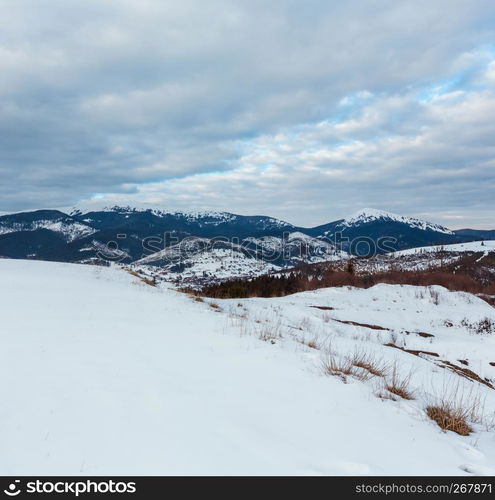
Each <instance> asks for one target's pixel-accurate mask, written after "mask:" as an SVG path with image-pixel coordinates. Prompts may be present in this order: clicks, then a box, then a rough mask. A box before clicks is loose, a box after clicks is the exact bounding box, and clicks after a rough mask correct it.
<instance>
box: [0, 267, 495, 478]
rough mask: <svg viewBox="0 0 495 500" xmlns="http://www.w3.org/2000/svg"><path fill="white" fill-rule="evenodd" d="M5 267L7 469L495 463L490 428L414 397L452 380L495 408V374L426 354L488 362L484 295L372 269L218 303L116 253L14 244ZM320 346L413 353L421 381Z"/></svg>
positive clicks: (478, 470) (384, 469)
mask: <svg viewBox="0 0 495 500" xmlns="http://www.w3.org/2000/svg"><path fill="white" fill-rule="evenodd" d="M0 278H1V281H0V306H1V315H2V327H1V329H0V335H1V342H2V349H1V350H0V367H1V368H0V370H1V380H2V384H1V385H0V397H1V400H2V401H3V405H2V411H1V412H0V440H1V442H2V446H1V448H0V473H1V474H3V475H21V474H24V475H97V474H100V475H144V474H151V475H154V474H156V475H160V474H201V475H208V474H309V475H321V474H323V475H327V474H340V475H341V474H359V475H361V474H376V475H378V474H384V475H399V474H400V475H413V474H419V475H431V474H438V475H443V474H445V475H453V474H456V475H457V474H461V475H462V474H465V475H468V474H493V473H495V465H494V463H495V441H494V436H493V432H488V431H487V430H486V429H485V427H484V426H483V425H482V424H473V427H474V430H475V432H474V433H473V434H472V435H470V436H468V437H462V436H459V435H457V434H454V433H452V432H447V433H445V432H442V431H441V430H440V428H439V427H438V426H437V425H436V424H435V423H433V422H432V421H430V420H429V419H428V418H427V417H426V416H425V412H424V406H425V404H426V402H427V399H428V398H429V397H431V398H433V395H434V393H435V392H439V391H441V390H444V389H445V386H447V387H452V386H453V385H455V384H456V383H459V384H461V387H462V388H464V389H465V390H474V391H476V392H477V393H479V394H480V395H481V396H482V397H483V398H484V399H485V412H487V413H493V411H494V409H495V399H494V395H495V391H493V390H492V389H490V388H488V387H487V386H486V385H483V384H481V383H478V382H472V381H470V380H467V379H464V378H460V377H459V376H458V375H456V374H453V373H451V372H450V371H449V370H448V369H446V368H441V367H439V366H438V365H437V364H436V363H438V362H439V360H444V359H445V360H452V361H455V360H456V359H461V358H462V359H468V360H469V367H470V368H471V369H473V370H474V371H477V372H479V373H480V374H481V375H482V376H487V377H490V378H491V379H493V377H494V375H495V373H494V372H495V367H492V366H490V365H489V364H488V363H489V362H494V361H495V359H492V358H495V355H494V352H495V349H494V347H495V344H494V342H495V336H494V334H491V335H490V334H486V335H481V334H475V333H473V332H471V331H470V330H469V329H468V327H466V326H463V320H464V318H465V317H467V318H469V320H470V321H471V322H475V321H478V320H481V319H483V318H486V317H488V318H491V319H495V313H494V310H493V308H491V307H490V306H488V304H486V303H485V302H483V301H481V300H480V299H477V298H476V297H473V296H471V295H468V294H463V293H451V292H448V291H446V290H444V289H442V288H440V287H435V288H434V289H425V288H422V287H407V286H404V287H400V286H391V285H378V286H375V287H373V288H371V289H369V290H359V289H348V288H336V289H322V290H318V291H314V292H305V293H300V294H296V295H292V296H289V297H285V298H277V299H245V300H223V301H215V302H216V303H217V304H215V303H214V302H213V301H211V300H206V301H204V302H197V301H194V300H193V299H192V298H191V297H189V296H187V295H184V294H181V293H178V292H176V291H174V290H173V289H172V288H170V286H169V285H166V284H162V285H161V286H160V288H156V287H152V286H149V285H147V284H145V283H143V282H142V281H141V280H139V279H138V278H137V277H135V276H131V275H130V274H128V273H126V272H124V271H123V270H121V269H117V268H101V267H93V266H83V265H74V264H59V263H48V262H36V261H14V260H0ZM314 306H318V307H320V308H321V307H326V308H328V307H333V308H334V309H332V310H330V309H325V310H324V309H319V308H317V307H314ZM337 320H340V321H348V320H352V321H355V322H362V323H370V324H371V323H373V324H375V325H380V326H381V327H383V328H387V329H388V330H374V329H370V328H367V327H362V326H361V327H360V326H355V325H351V324H346V323H342V322H340V321H337ZM446 321H448V324H449V325H450V324H451V325H452V326H448V324H447V323H446ZM406 330H407V331H409V332H410V333H407V332H406ZM419 331H422V332H429V333H430V334H434V335H435V337H429V338H423V337H421V336H419V335H417V334H416V333H414V332H419ZM310 341H312V342H313V341H314V346H313V347H310V346H309V344H310V343H311V342H310ZM391 341H394V343H395V344H397V345H398V346H406V347H407V348H417V349H420V348H423V349H424V350H427V351H437V352H438V353H439V354H440V356H439V358H438V359H437V358H434V357H432V356H424V357H423V358H422V357H418V356H414V355H411V354H409V353H406V352H403V351H400V350H398V349H394V348H390V347H386V346H384V345H383V344H384V343H386V342H391ZM324 346H327V347H329V346H331V349H332V350H333V351H335V352H338V353H339V355H340V356H345V354H346V353H348V352H354V350H356V349H365V350H366V351H367V352H373V353H375V354H376V356H380V357H383V358H384V359H385V360H387V361H390V362H391V361H393V360H397V361H398V363H399V366H400V369H401V370H403V371H404V373H407V372H408V371H409V370H410V369H413V370H414V373H413V379H412V382H411V384H412V386H413V388H414V390H415V391H416V399H415V400H412V401H405V400H401V399H400V398H398V399H397V400H396V401H392V400H389V399H380V398H378V397H377V396H376V395H375V393H376V392H377V391H378V390H380V391H382V390H383V388H380V384H381V383H382V380H381V379H380V378H379V377H376V378H375V379H372V380H367V381H364V382H363V381H359V380H357V379H355V378H353V377H348V379H347V380H346V382H345V383H344V381H343V380H342V379H341V378H339V377H329V376H324V375H323V374H322V372H321V369H320V363H321V356H322V353H323V352H324ZM314 347H317V348H314ZM490 370H491V371H490ZM423 391H424V392H423ZM425 393H426V395H425Z"/></svg>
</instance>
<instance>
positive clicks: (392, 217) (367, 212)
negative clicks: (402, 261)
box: [343, 208, 454, 234]
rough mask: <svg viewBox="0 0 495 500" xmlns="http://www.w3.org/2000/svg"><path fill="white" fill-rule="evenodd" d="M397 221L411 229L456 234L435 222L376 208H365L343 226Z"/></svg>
mask: <svg viewBox="0 0 495 500" xmlns="http://www.w3.org/2000/svg"><path fill="white" fill-rule="evenodd" d="M380 220H384V221H395V222H401V223H403V224H407V225H408V226H410V227H414V228H418V229H422V230H425V231H435V232H439V233H445V234H454V233H453V232H452V231H451V230H450V229H447V228H446V227H444V226H441V225H440V224H435V223H433V222H428V221H424V220H421V219H416V218H414V217H405V216H403V215H398V214H394V213H391V212H386V211H385V210H379V209H376V208H363V209H362V210H359V211H358V212H355V213H354V214H352V215H351V216H350V217H347V218H346V219H344V222H343V224H344V225H345V226H348V227H349V226H360V225H362V224H368V223H370V222H375V221H380Z"/></svg>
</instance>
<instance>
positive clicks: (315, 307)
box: [309, 306, 335, 311]
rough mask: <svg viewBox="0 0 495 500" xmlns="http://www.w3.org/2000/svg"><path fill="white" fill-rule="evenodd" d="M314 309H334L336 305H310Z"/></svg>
mask: <svg viewBox="0 0 495 500" xmlns="http://www.w3.org/2000/svg"><path fill="white" fill-rule="evenodd" d="M309 307H312V308H314V309H321V310H322V311H333V310H334V309H335V307H330V306H309Z"/></svg>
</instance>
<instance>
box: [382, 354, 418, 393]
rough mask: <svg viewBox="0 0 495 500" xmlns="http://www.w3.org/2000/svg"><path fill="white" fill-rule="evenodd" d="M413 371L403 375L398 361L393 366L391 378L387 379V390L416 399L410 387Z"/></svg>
mask: <svg viewBox="0 0 495 500" xmlns="http://www.w3.org/2000/svg"><path fill="white" fill-rule="evenodd" d="M411 378H412V373H411V372H410V373H408V374H407V375H401V374H400V373H399V368H398V366H397V363H395V364H394V365H393V367H392V370H391V374H390V379H389V380H387V383H386V385H385V388H386V389H387V391H389V392H391V393H392V394H395V395H396V396H399V397H401V398H402V399H407V400H411V399H414V395H413V391H412V390H411V389H410V385H411Z"/></svg>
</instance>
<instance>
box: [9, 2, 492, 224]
mask: <svg viewBox="0 0 495 500" xmlns="http://www.w3.org/2000/svg"><path fill="white" fill-rule="evenodd" d="M494 14H495V6H494V5H493V2H490V1H484V0H480V1H478V2H476V3H475V4H473V2H468V1H456V2H452V1H447V0H444V1H438V2H427V1H417V0H416V1H404V2H394V1H379V2H359V1H351V2H345V3H344V2H327V1H309V2H304V3H301V2H296V1H289V0H287V1H277V2H270V3H267V2H262V1H257V0H255V1H251V2H245V1H213V0H209V1H199V0H198V1H182V2H172V1H169V2H164V1H154V0H141V1H139V2H136V1H131V0H108V1H106V2H101V1H96V0H88V1H74V2H66V1H62V0H58V1H56V0H46V1H45V2H37V1H36V0H4V2H2V6H1V7H0V72H1V74H2V79H1V81H0V180H1V183H0V210H16V209H26V208H37V207H41V206H52V207H57V206H60V207H62V206H69V205H75V204H79V203H87V204H91V203H93V200H94V199H95V195H96V194H98V198H97V199H98V200H102V201H105V202H108V204H111V203H112V200H118V201H122V202H124V203H126V204H127V202H128V203H131V204H132V203H133V202H136V203H140V204H159V205H161V206H163V205H164V204H167V205H168V208H171V209H174V208H181V209H187V208H214V209H218V208H222V209H227V210H232V211H242V212H252V211H256V212H266V213H268V214H273V215H280V216H283V217H284V218H286V219H289V220H291V221H294V222H299V223H308V224H309V223H312V222H324V221H326V220H328V219H330V218H332V217H333V216H335V215H343V214H342V212H344V211H346V210H348V209H350V211H353V210H354V209H355V208H359V207H360V206H362V205H363V204H366V205H369V204H370V202H371V203H373V204H375V205H376V206H380V207H384V208H387V207H388V208H391V209H392V208H394V207H396V208H397V209H398V210H403V211H407V212H409V213H411V212H414V211H415V210H414V204H415V202H416V200H417V194H416V192H417V190H420V189H428V190H429V191H430V193H429V198H431V199H430V201H429V204H428V206H430V207H431V208H432V213H434V214H436V216H438V217H441V215H438V214H440V212H441V210H439V208H441V207H439V206H437V204H439V205H441V204H442V200H443V199H444V196H445V195H444V194H442V192H441V190H440V189H439V190H438V191H437V192H436V194H435V193H433V189H434V186H435V185H438V186H440V185H441V187H442V189H443V190H445V184H443V185H442V183H441V182H440V181H438V179H439V177H441V175H440V174H435V175H434V176H433V177H434V180H432V174H428V173H427V172H426V170H425V169H431V172H435V171H436V170H439V171H441V170H443V171H444V172H448V171H449V169H450V165H459V167H456V171H462V168H461V167H462V166H464V167H463V168H466V166H467V168H470V169H471V172H474V171H476V175H478V176H479V175H484V176H485V178H486V176H487V175H488V179H491V178H490V177H489V171H490V165H489V164H488V163H486V162H487V161H488V159H489V157H490V156H489V155H490V154H491V152H490V151H489V145H488V144H487V142H488V140H489V137H490V134H491V132H492V128H491V126H490V123H489V122H488V118H487V116H486V114H484V113H483V112H482V110H480V108H482V107H483V105H482V104H483V102H485V101H486V96H485V97H483V95H481V94H480V96H479V98H480V100H481V104H478V105H477V104H476V103H475V102H474V99H471V100H470V101H469V102H468V103H467V104H466V106H467V105H469V106H470V107H467V108H466V109H465V110H464V118H461V117H460V116H459V114H455V110H452V109H451V107H446V108H445V109H441V107H440V106H438V107H436V108H433V109H432V108H430V107H428V106H423V105H422V104H420V103H418V102H417V101H414V100H413V99H411V98H410V94H411V93H412V92H413V90H411V89H417V88H421V86H425V85H430V84H432V83H435V82H437V81H439V80H442V79H445V78H449V77H452V76H453V75H455V74H456V72H459V71H461V70H462V71H467V70H466V68H469V67H471V66H476V64H478V62H479V61H478V59H477V57H478V56H477V55H476V54H477V53H478V52H477V51H479V50H480V47H483V46H484V45H485V44H487V43H489V42H490V40H491V39H492V37H493V28H492V26H493V19H494V17H495V16H494ZM475 63H476V64H475ZM469 78H470V80H469V82H470V84H473V85H474V83H473V82H474V81H475V78H474V76H472V75H470V77H469ZM477 78H478V79H479V77H477ZM480 85H482V86H484V87H486V86H487V85H489V83H487V81H483V82H481V83H480ZM363 90H366V91H368V92H370V93H372V94H373V98H372V99H371V101H370V103H368V104H364V105H362V106H356V105H349V106H348V107H347V108H346V109H344V108H345V106H344V107H343V106H342V105H339V102H341V100H342V99H343V98H345V97H346V96H352V95H353V94H355V93H356V92H360V91H363ZM480 92H481V91H480ZM363 106H364V107H363ZM435 112H438V113H440V114H442V113H446V115H445V116H450V115H448V114H449V113H450V114H453V115H452V116H453V117H452V119H451V120H450V121H451V125H449V124H448V123H439V119H438V117H437V116H435V115H434V113H435ZM363 113H364V114H363ZM366 113H368V114H366ZM324 120H330V121H332V120H334V121H336V122H340V129H339V128H338V127H333V128H332V127H327V128H326V129H325V130H323V132H322V130H321V127H320V128H318V126H317V124H318V123H320V122H321V121H324ZM353 120H354V121H353ZM448 120H449V119H446V121H448ZM463 121H464V123H466V125H467V124H470V125H469V126H466V127H465V129H462V130H461V125H460V123H461V122H463ZM456 124H457V125H456ZM482 124H484V125H483V126H482ZM305 127H306V129H307V130H305ZM346 127H347V129H346ZM424 127H429V135H428V138H429V142H428V143H427V144H426V145H425V148H424V149H423V150H420V149H419V148H415V147H413V146H408V145H407V141H408V140H409V141H412V140H413V138H414V137H415V136H416V135H418V134H421V131H422V129H423V128H424ZM432 127H433V128H432ZM449 127H450V128H449ZM466 129H472V130H466ZM301 130H302V132H300V131H301ZM436 130H438V132H436ZM283 133H289V134H292V136H291V137H290V139H289V140H288V141H285V144H283V145H281V146H280V145H277V144H276V141H274V140H273V137H276V136H277V134H283ZM300 133H302V136H303V137H302V138H298V134H300ZM435 134H437V135H435ZM449 134H450V136H451V137H454V136H455V137H457V136H459V135H461V136H462V140H461V141H457V140H456V141H455V143H454V144H452V142H453V141H452V139H450V142H449ZM264 138H265V139H266V144H263V140H264ZM377 138H378V139H380V140H381V141H382V142H379V141H377ZM390 138H391V139H390ZM388 139H390V140H391V142H390V144H387V140H388ZM399 139H402V142H400V140H399ZM355 141H360V142H362V145H361V149H359V148H357V149H356V150H355V151H354V152H353V153H352V154H349V153H348V152H347V153H346V152H345V149H342V148H345V145H346V143H350V144H351V145H352V144H353V143H354V142H355ZM394 141H395V142H394ZM457 142H461V143H462V144H467V143H469V147H467V146H466V148H461V149H462V151H457V149H458V148H457V146H456V143H457ZM394 144H396V145H397V146H396V147H397V148H399V150H398V151H395V152H394V151H393V147H394ZM449 144H450V145H451V147H450V151H449ZM384 145H386V146H384ZM278 147H281V148H282V149H283V148H285V153H284V151H278V150H277V148H278ZM350 147H352V146H350ZM381 149H382V150H381ZM467 149H469V154H467V152H466V151H467ZM446 154H448V156H447V157H445V155H446ZM311 155H313V157H312V158H311ZM255 156H256V157H255ZM469 158H471V159H469ZM473 158H476V159H477V161H479V162H480V165H476V168H475V167H474V166H473V160H472V159H473ZM297 162H300V163H302V165H298V164H297ZM304 165H305V166H306V170H301V167H302V166H304ZM483 165H485V166H483ZM310 168H314V169H316V170H310ZM243 169H245V171H243ZM249 169H251V171H249ZM308 169H309V170H308ZM459 169H460V170H459ZM476 169H477V170H476ZM356 172H359V175H358V177H356V178H352V177H354V176H355V175H356ZM415 172H416V173H415ZM397 177H399V178H401V180H402V183H403V184H402V187H401V188H399V187H398V186H400V185H401V184H400V182H399V181H397V179H396V178H397ZM445 177H446V179H447V180H446V182H450V183H451V186H455V185H457V184H456V183H457V182H458V183H459V185H461V184H462V183H464V185H465V177H468V175H467V174H466V176H465V177H463V175H461V174H459V175H457V176H455V179H453V178H452V176H450V177H449V176H448V175H445ZM351 181H352V182H351ZM489 182H491V181H489ZM422 183H423V184H424V183H429V184H428V186H427V187H425V186H423V188H422V187H421V185H422ZM487 186H489V183H488V184H485V187H480V188H479V189H480V191H483V190H485V191H486V189H487ZM415 190H416V191H415ZM332 191H334V192H333V194H332ZM485 191H483V193H484V192H485ZM336 193H339V195H338V196H337V195H336ZM483 193H481V192H480V193H479V194H478V196H477V198H478V199H481V198H483V197H484V196H485V195H484V194H483ZM388 194H393V197H392V198H391V197H390V196H388ZM102 195H103V198H102ZM404 196H409V197H410V202H406V201H405V200H404ZM365 201H366V203H364V202H365ZM473 203H474V201H473ZM424 206H425V205H422V210H423V207H424ZM458 206H459V207H460V208H462V209H463V210H465V211H467V207H466V206H463V205H461V204H459V205H458ZM473 206H474V205H473ZM449 207H451V205H449V206H448V207H447V206H446V207H445V210H450V208H449ZM477 211H479V209H478V208H476V209H474V208H473V211H472V214H471V215H469V217H471V219H469V221H470V222H471V221H472V222H476V217H475V216H474V215H473V214H475V213H476V212H477ZM466 213H467V212H466ZM480 213H481V211H480ZM466 222H467V221H466Z"/></svg>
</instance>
